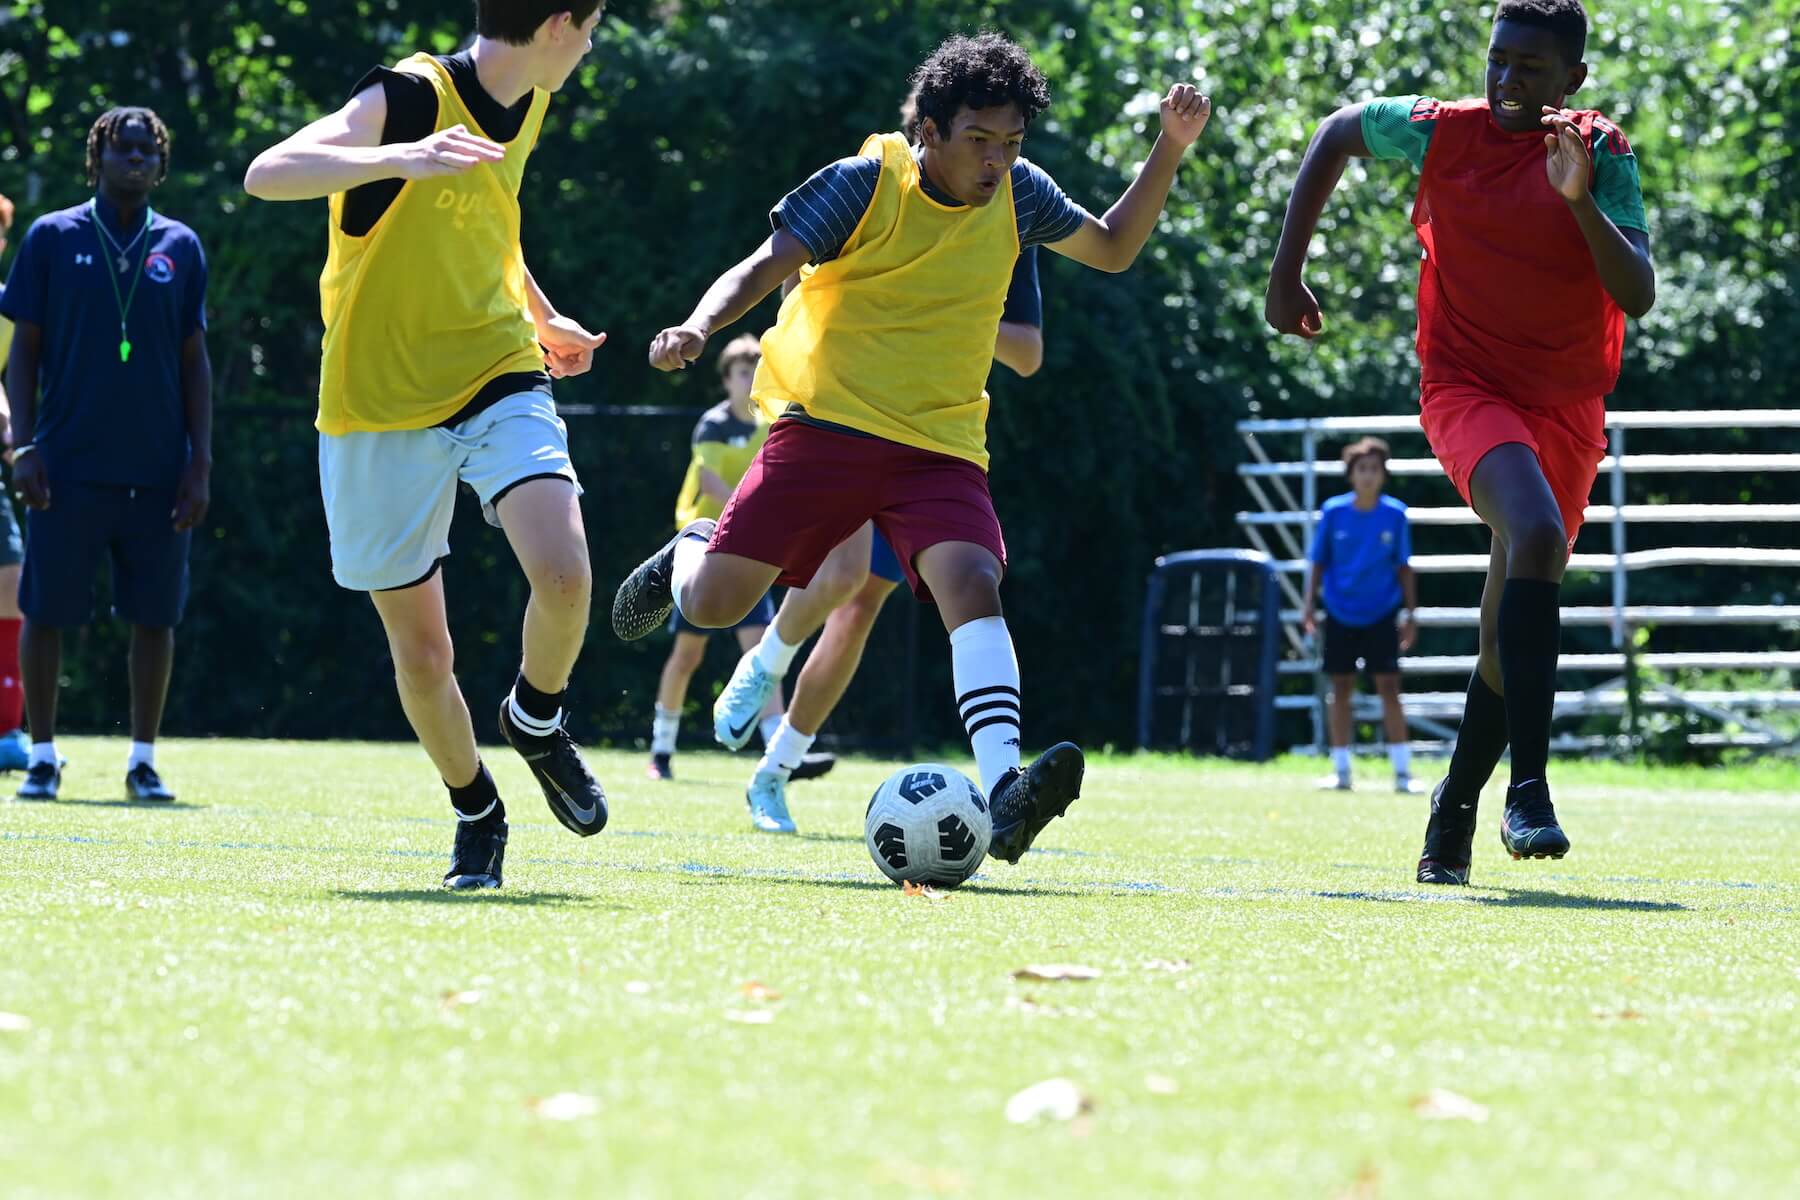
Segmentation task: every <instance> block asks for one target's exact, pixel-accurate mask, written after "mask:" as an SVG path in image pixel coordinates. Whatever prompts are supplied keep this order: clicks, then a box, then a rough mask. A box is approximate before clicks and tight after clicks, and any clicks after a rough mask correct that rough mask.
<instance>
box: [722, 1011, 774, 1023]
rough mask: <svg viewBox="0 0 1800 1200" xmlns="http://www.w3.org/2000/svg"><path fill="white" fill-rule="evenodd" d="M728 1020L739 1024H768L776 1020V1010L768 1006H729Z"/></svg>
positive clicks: (726, 1014)
mask: <svg viewBox="0 0 1800 1200" xmlns="http://www.w3.org/2000/svg"><path fill="white" fill-rule="evenodd" d="M725 1019H726V1020H727V1021H736V1022H737V1023H738V1024H739V1025H767V1024H769V1023H770V1022H772V1021H774V1020H775V1011H774V1010H773V1009H768V1008H748V1009H746V1008H728V1009H726V1010H725Z"/></svg>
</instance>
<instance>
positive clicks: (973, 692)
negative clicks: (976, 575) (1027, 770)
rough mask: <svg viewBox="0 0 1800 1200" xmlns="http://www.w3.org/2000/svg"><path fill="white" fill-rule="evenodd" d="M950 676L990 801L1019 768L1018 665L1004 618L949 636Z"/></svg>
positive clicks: (969, 625) (972, 624)
mask: <svg viewBox="0 0 1800 1200" xmlns="http://www.w3.org/2000/svg"><path fill="white" fill-rule="evenodd" d="M950 674H951V677H952V679H953V680H954V681H955V684H956V707H957V709H958V710H959V711H960V713H961V714H962V721H963V728H964V729H965V730H967V731H968V734H969V745H970V746H971V747H973V748H974V751H975V767H976V769H977V770H978V771H979V772H980V773H981V790H982V792H983V793H984V794H985V795H989V796H991V795H993V794H994V785H995V784H996V783H998V782H999V781H1000V777H1001V776H1002V775H1004V774H1006V773H1007V772H1008V771H1010V770H1012V769H1013V768H1014V767H1016V766H1018V765H1019V660H1018V658H1016V657H1015V656H1014V655H1013V644H1012V634H1010V633H1008V632H1007V630H1006V618H1005V617H982V618H980V619H979V620H974V621H970V622H968V623H966V624H963V625H959V626H957V627H956V628H955V629H954V630H952V631H951V633H950Z"/></svg>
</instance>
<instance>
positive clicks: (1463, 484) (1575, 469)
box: [1419, 383, 1606, 549]
mask: <svg viewBox="0 0 1800 1200" xmlns="http://www.w3.org/2000/svg"><path fill="white" fill-rule="evenodd" d="M1419 423H1420V424H1421V425H1423V426H1424V428H1425V437H1426V439H1427V440H1428V441H1430V442H1431V452H1432V453H1433V454H1435V455H1437V460H1438V462H1440V463H1442V464H1443V467H1444V470H1445V471H1446V472H1448V473H1449V475H1450V482H1451V483H1454V484H1455V485H1456V490H1457V491H1458V492H1459V493H1461V495H1462V498H1463V501H1464V502H1465V503H1467V504H1468V505H1469V507H1471V508H1473V507H1474V501H1472V500H1470V498H1469V480H1470V479H1471V478H1472V477H1473V476H1474V474H1475V468H1476V466H1477V465H1478V464H1480V462H1481V460H1482V459H1484V458H1486V457H1487V455H1488V452H1489V451H1491V450H1493V449H1495V448H1496V447H1499V446H1504V445H1506V444H1507V443H1509V442H1517V443H1519V444H1520V445H1522V446H1525V447H1528V448H1529V449H1530V450H1531V452H1532V453H1533V454H1535V455H1537V460H1538V465H1539V466H1540V467H1542V468H1543V470H1544V478H1545V479H1546V480H1547V481H1549V484H1550V491H1551V494H1553V495H1554V496H1555V497H1556V506H1557V508H1558V509H1560V510H1561V511H1562V520H1563V529H1564V530H1565V531H1566V532H1567V533H1568V535H1569V547H1570V548H1571V549H1573V548H1574V546H1575V535H1576V534H1577V533H1579V532H1581V522H1582V518H1583V515H1584V514H1585V513H1586V511H1587V503H1588V495H1589V493H1590V492H1592V491H1593V488H1594V476H1595V475H1596V474H1598V473H1599V470H1600V459H1601V457H1602V456H1603V455H1604V454H1605V453H1606V398H1605V397H1604V396H1601V397H1595V398H1594V399H1591V400H1578V401H1574V402H1573V403H1560V404H1557V405H1555V406H1553V407H1547V408H1526V407H1524V406H1523V405H1520V404H1516V403H1514V402H1513V401H1511V400H1502V399H1501V398H1500V397H1498V396H1495V395H1494V394H1493V393H1492V392H1491V391H1489V390H1487V389H1485V388H1483V387H1481V386H1479V385H1473V384H1454V383H1430V384H1426V385H1425V387H1424V389H1423V391H1422V392H1421V394H1420V397H1419Z"/></svg>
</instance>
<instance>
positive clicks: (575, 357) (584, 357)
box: [537, 316, 606, 379]
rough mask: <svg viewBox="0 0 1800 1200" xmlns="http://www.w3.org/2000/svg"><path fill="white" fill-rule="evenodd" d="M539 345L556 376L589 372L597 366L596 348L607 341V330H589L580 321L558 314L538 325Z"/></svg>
mask: <svg viewBox="0 0 1800 1200" xmlns="http://www.w3.org/2000/svg"><path fill="white" fill-rule="evenodd" d="M537 339H538V345H540V346H542V347H543V348H544V364H545V366H547V367H549V369H550V374H551V376H552V377H553V378H556V379H567V378H568V377H569V376H571V375H585V374H587V371H588V368H589V367H591V366H593V365H594V351H596V350H598V349H599V348H600V347H601V346H604V345H605V344H606V335H605V334H604V333H589V332H588V331H587V330H585V329H583V328H582V327H581V324H580V322H578V321H571V320H570V319H569V318H568V317H564V316H554V317H551V318H550V319H549V320H548V321H545V322H544V323H543V324H542V325H539V326H538V327H537Z"/></svg>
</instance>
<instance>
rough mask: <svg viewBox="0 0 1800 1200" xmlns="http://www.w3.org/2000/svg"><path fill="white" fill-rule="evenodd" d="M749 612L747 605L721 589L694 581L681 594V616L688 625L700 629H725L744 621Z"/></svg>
mask: <svg viewBox="0 0 1800 1200" xmlns="http://www.w3.org/2000/svg"><path fill="white" fill-rule="evenodd" d="M748 611H750V607H749V605H747V604H743V603H741V602H740V601H739V600H738V598H737V597H736V596H732V595H730V594H728V593H727V592H726V591H725V590H724V589H723V588H716V587H709V586H706V585H705V584H703V583H701V582H700V581H698V580H696V581H694V582H693V583H691V584H689V585H688V587H687V590H686V591H684V592H683V593H682V594H681V615H682V616H683V617H685V618H687V621H688V624H690V625H698V626H699V627H700V628H702V629H725V628H728V627H729V626H732V625H735V624H737V623H738V622H739V621H741V620H743V619H744V614H745V613H746V612H748Z"/></svg>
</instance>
